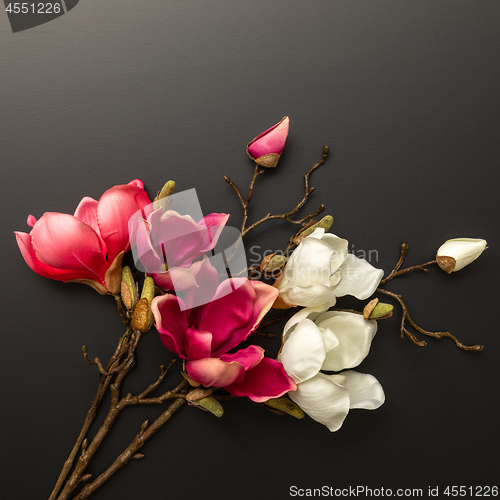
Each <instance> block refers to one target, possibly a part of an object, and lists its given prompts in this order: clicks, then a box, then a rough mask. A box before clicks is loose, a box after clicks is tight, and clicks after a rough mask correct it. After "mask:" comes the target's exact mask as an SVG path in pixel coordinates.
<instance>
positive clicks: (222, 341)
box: [199, 278, 278, 356]
mask: <svg viewBox="0 0 500 500" xmlns="http://www.w3.org/2000/svg"><path fill="white" fill-rule="evenodd" d="M277 294H278V292H277V290H276V289H274V288H273V287H271V286H269V285H266V284H264V283H261V282H258V281H250V280H247V279H244V278H234V279H233V278H232V279H228V280H225V281H223V282H222V283H221V284H220V285H219V287H218V289H217V293H216V294H215V296H214V298H213V300H212V301H211V302H210V303H209V304H207V305H206V306H205V307H204V308H203V312H202V314H201V319H200V323H199V328H200V329H201V330H207V331H209V332H212V334H213V335H214V340H213V343H212V353H213V355H214V356H220V355H221V354H223V353H225V352H227V351H229V350H230V349H232V348H233V347H236V346H237V345H238V344H239V343H240V342H242V341H243V340H245V339H246V338H247V337H248V336H249V335H250V334H251V333H253V332H254V331H255V329H256V328H257V326H258V324H259V323H260V321H261V320H262V318H263V316H264V315H265V314H266V312H267V311H269V309H270V308H271V306H272V304H273V302H274V300H275V299H276V296H277Z"/></svg>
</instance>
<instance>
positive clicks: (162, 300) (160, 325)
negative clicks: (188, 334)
mask: <svg viewBox="0 0 500 500" xmlns="http://www.w3.org/2000/svg"><path fill="white" fill-rule="evenodd" d="M182 307H183V304H182V301H181V300H180V299H179V298H178V297H175V296H174V295H170V294H166V295H161V296H159V297H155V298H154V299H153V302H152V303H151V311H152V313H153V316H154V318H155V323H156V329H157V330H158V332H159V333H160V338H161V340H162V342H163V343H164V344H165V347H166V348H167V349H169V350H170V351H172V352H175V353H176V354H178V355H179V356H180V357H181V358H184V359H186V358H187V356H186V351H185V350H184V333H185V331H186V330H187V328H188V321H187V314H186V311H185V310H183V309H182Z"/></svg>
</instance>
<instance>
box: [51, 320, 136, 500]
mask: <svg viewBox="0 0 500 500" xmlns="http://www.w3.org/2000/svg"><path fill="white" fill-rule="evenodd" d="M131 333H132V331H131V330H130V329H127V331H126V332H125V334H124V335H122V337H121V338H120V340H119V342H118V345H117V347H116V349H115V352H114V354H113V355H112V356H111V358H110V359H109V361H108V364H107V366H106V369H105V370H103V371H105V372H107V371H110V370H111V369H112V368H113V366H114V365H115V364H116V363H117V362H118V360H119V359H120V357H121V356H122V355H123V352H124V351H123V346H124V345H127V342H128V340H129V338H130V334H131ZM111 378H112V376H111V375H103V374H102V373H101V374H100V377H99V385H98V387H97V391H96V393H95V396H94V398H93V399H92V402H91V404H90V408H89V410H88V411H87V415H86V417H85V421H84V422H83V426H82V428H81V430H80V433H79V434H78V438H77V439H76V442H75V444H74V445H73V448H72V449H71V452H70V454H69V456H68V458H67V459H66V461H65V462H64V465H63V468H62V470H61V472H60V474H59V477H58V478H57V482H56V484H55V486H54V489H53V490H52V493H51V495H50V497H49V500H55V499H56V498H57V495H58V494H59V492H60V490H61V488H62V487H63V484H64V481H65V479H66V477H67V476H68V474H69V473H70V471H71V469H72V468H73V464H74V461H75V458H76V456H77V454H78V451H79V450H80V447H81V445H82V443H83V440H84V439H85V436H86V435H87V433H88V431H89V429H90V426H91V425H92V423H93V422H94V420H95V417H96V415H97V410H98V408H99V405H100V404H101V401H102V399H103V397H104V394H105V393H106V391H107V390H108V387H109V384H110V383H111Z"/></svg>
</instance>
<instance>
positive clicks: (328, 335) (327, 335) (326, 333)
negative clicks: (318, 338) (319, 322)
mask: <svg viewBox="0 0 500 500" xmlns="http://www.w3.org/2000/svg"><path fill="white" fill-rule="evenodd" d="M319 331H320V332H321V335H323V342H324V343H325V349H326V352H328V351H331V350H332V349H335V347H337V346H338V345H339V343H340V341H339V339H338V337H337V335H335V334H334V333H333V332H332V331H331V330H330V329H329V328H320V329H319Z"/></svg>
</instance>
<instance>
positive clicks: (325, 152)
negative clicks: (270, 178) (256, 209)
mask: <svg viewBox="0 0 500 500" xmlns="http://www.w3.org/2000/svg"><path fill="white" fill-rule="evenodd" d="M329 152H330V148H329V147H328V146H325V147H324V148H323V156H322V157H321V160H320V161H319V162H318V163H316V164H315V165H314V166H313V167H311V168H310V169H309V171H308V172H307V173H306V174H305V176H304V184H305V186H304V196H303V197H302V200H300V201H299V202H298V203H297V205H295V207H294V208H292V210H290V211H289V212H286V213H282V214H271V213H268V214H267V215H266V216H265V217H263V218H262V219H260V220H258V221H256V222H254V223H253V224H251V225H250V226H249V227H247V222H248V216H249V214H248V206H249V204H250V201H251V199H252V196H253V192H254V188H255V181H256V179H257V176H258V175H260V174H262V173H263V172H264V171H265V169H263V170H260V169H259V166H258V165H256V166H255V171H254V175H253V178H252V182H251V183H250V189H249V191H248V197H247V199H246V201H244V200H243V196H242V195H241V191H240V190H239V188H238V187H237V186H236V184H235V183H234V182H233V181H232V179H231V178H230V177H228V176H227V175H226V176H225V177H224V180H225V181H226V182H227V183H228V184H229V185H230V186H231V187H232V188H233V189H234V191H235V192H236V194H237V196H238V199H239V201H240V203H241V206H242V208H243V223H242V225H241V236H242V238H244V237H245V236H246V235H247V234H248V233H249V232H250V231H252V230H253V229H255V228H256V227H258V226H260V225H261V224H262V223H264V222H266V221H268V220H274V219H283V220H286V221H288V222H291V223H292V224H298V225H304V224H305V223H306V221H307V220H309V219H310V218H312V217H315V216H316V215H319V214H320V213H321V212H323V210H325V206H324V205H323V204H321V205H320V206H319V208H318V209H317V210H316V211H315V212H313V213H311V214H309V215H307V216H305V217H302V218H301V219H298V220H295V219H293V218H292V216H293V215H295V214H296V213H297V212H298V211H299V210H300V209H301V208H302V207H303V206H304V204H305V203H306V202H307V200H308V199H309V196H310V195H311V193H312V192H313V191H314V187H310V186H309V178H310V176H311V174H312V173H313V172H314V171H315V170H316V169H317V168H319V167H320V166H321V165H323V163H325V161H326V159H327V157H328V153H329Z"/></svg>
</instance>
